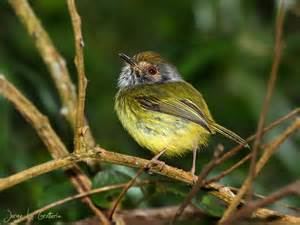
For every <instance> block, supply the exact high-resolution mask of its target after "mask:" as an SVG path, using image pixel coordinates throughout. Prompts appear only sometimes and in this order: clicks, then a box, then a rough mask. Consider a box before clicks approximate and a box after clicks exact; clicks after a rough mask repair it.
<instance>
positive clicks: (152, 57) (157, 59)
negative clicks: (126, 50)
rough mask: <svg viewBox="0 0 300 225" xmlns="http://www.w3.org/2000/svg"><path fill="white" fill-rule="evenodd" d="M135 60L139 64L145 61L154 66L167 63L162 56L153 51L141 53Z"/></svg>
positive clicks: (134, 57)
mask: <svg viewBox="0 0 300 225" xmlns="http://www.w3.org/2000/svg"><path fill="white" fill-rule="evenodd" d="M133 60H134V61H135V62H137V63H139V62H141V61H145V62H149V63H153V64H160V63H167V62H166V60H165V59H163V58H162V57H161V56H160V54H158V53H156V52H152V51H145V52H140V53H138V54H136V55H135V56H133Z"/></svg>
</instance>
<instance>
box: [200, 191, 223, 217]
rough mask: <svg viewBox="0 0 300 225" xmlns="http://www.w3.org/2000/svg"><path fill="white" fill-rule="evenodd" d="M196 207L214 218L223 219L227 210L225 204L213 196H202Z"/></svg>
mask: <svg viewBox="0 0 300 225" xmlns="http://www.w3.org/2000/svg"><path fill="white" fill-rule="evenodd" d="M196 205H197V206H199V207H200V208H201V209H203V210H204V211H205V212H207V213H209V214H210V215H212V216H216V217H221V216H222V215H223V213H224V211H225V209H226V207H225V205H224V203H223V202H222V201H220V200H219V199H218V198H216V197H215V196H212V195H204V196H202V198H201V200H200V202H199V201H196Z"/></svg>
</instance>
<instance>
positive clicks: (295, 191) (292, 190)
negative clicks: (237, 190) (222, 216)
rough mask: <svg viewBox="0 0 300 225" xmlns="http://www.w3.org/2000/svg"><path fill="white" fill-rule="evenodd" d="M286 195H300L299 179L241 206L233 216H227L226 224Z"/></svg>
mask: <svg viewBox="0 0 300 225" xmlns="http://www.w3.org/2000/svg"><path fill="white" fill-rule="evenodd" d="M288 195H300V180H297V181H295V182H293V183H291V184H289V185H287V186H285V187H283V188H281V189H279V190H278V191H276V192H274V193H272V194H270V195H269V196H267V197H265V198H264V199H261V200H256V201H252V202H249V203H248V204H246V205H245V206H244V207H243V208H241V209H240V210H239V211H237V213H236V214H235V215H234V216H233V217H231V218H229V219H228V220H227V224H234V223H233V222H235V221H237V220H240V219H243V218H246V217H248V216H249V215H251V213H253V212H255V210H257V209H258V208H261V207H264V206H266V205H270V204H272V203H274V202H276V201H278V200H280V199H281V198H283V197H286V196H288Z"/></svg>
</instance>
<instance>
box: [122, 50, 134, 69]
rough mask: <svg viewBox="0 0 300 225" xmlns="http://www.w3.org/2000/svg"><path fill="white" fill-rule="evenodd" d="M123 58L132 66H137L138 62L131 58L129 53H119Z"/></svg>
mask: <svg viewBox="0 0 300 225" xmlns="http://www.w3.org/2000/svg"><path fill="white" fill-rule="evenodd" d="M119 56H120V58H121V59H123V60H124V61H125V62H126V63H128V64H129V65H130V66H132V67H137V65H136V62H135V61H134V60H133V59H132V58H130V57H129V56H128V55H126V54H124V53H119Z"/></svg>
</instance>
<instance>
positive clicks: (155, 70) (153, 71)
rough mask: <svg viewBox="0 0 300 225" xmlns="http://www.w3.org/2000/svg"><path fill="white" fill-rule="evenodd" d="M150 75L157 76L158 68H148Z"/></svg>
mask: <svg viewBox="0 0 300 225" xmlns="http://www.w3.org/2000/svg"><path fill="white" fill-rule="evenodd" d="M148 73H149V74H150V75H155V74H157V69H156V67H154V66H150V67H149V68H148Z"/></svg>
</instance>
